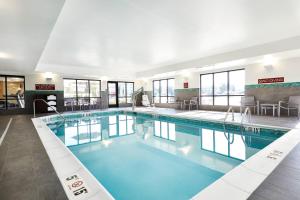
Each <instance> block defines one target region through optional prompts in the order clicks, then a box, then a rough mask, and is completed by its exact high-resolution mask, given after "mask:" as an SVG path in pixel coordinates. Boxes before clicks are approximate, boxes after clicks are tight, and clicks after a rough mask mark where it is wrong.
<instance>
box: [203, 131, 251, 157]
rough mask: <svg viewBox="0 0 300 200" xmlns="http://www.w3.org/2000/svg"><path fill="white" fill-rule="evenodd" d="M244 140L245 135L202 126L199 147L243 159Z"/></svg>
mask: <svg viewBox="0 0 300 200" xmlns="http://www.w3.org/2000/svg"><path fill="white" fill-rule="evenodd" d="M248 137H249V136H248ZM245 140H246V136H242V135H238V134H233V133H224V132H222V131H215V130H210V129H205V128H203V129H202V139H201V148H202V149H204V150H207V151H211V152H215V153H218V154H221V155H224V156H229V157H231V158H236V159H239V160H245V159H246V145H245V143H244V142H245Z"/></svg>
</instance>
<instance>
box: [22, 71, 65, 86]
mask: <svg viewBox="0 0 300 200" xmlns="http://www.w3.org/2000/svg"><path fill="white" fill-rule="evenodd" d="M35 84H55V90H64V82H63V78H62V77H61V76H60V75H57V74H52V79H51V80H48V79H47V78H46V76H45V73H37V74H29V75H25V87H26V88H25V89H26V90H35Z"/></svg>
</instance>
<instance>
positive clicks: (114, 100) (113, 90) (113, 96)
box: [107, 81, 119, 108]
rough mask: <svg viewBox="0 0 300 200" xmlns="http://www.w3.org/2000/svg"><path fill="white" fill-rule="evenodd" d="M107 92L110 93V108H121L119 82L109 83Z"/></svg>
mask: <svg viewBox="0 0 300 200" xmlns="http://www.w3.org/2000/svg"><path fill="white" fill-rule="evenodd" d="M107 92H108V107H109V108H114V107H119V100H118V82H117V81H108V82H107Z"/></svg>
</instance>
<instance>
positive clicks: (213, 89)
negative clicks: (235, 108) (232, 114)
mask: <svg viewBox="0 0 300 200" xmlns="http://www.w3.org/2000/svg"><path fill="white" fill-rule="evenodd" d="M234 71H244V72H245V68H241V69H233V70H225V71H217V72H210V73H205V74H200V84H199V85H200V88H199V99H200V105H205V106H230V97H243V96H245V90H244V94H243V95H240V94H230V75H229V74H230V72H234ZM219 73H226V76H227V94H225V95H216V94H215V74H219ZM209 74H211V75H212V95H202V85H201V80H202V76H205V75H209ZM202 97H212V99H213V102H212V105H209V104H202ZM215 97H227V104H226V105H215Z"/></svg>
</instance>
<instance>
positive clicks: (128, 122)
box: [108, 115, 134, 137]
mask: <svg viewBox="0 0 300 200" xmlns="http://www.w3.org/2000/svg"><path fill="white" fill-rule="evenodd" d="M108 119H109V127H108V135H109V137H118V136H123V135H130V134H133V133H134V121H133V117H132V116H129V115H111V116H109V118H108Z"/></svg>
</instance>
